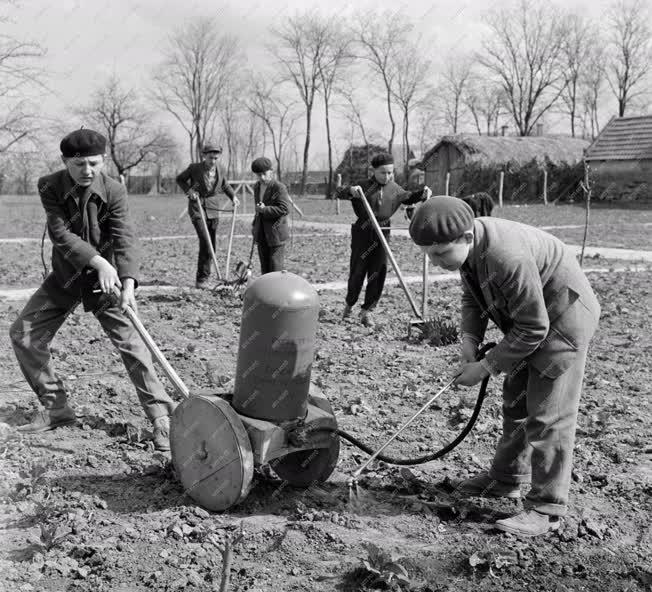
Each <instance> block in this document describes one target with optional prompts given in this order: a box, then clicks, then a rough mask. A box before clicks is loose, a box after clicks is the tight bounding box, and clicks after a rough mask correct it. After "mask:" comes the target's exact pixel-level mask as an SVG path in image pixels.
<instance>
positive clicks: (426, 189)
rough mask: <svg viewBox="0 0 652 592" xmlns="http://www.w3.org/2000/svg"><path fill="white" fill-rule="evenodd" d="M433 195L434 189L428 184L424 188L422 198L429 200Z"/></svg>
mask: <svg viewBox="0 0 652 592" xmlns="http://www.w3.org/2000/svg"><path fill="white" fill-rule="evenodd" d="M431 197H432V189H430V187H428V186H427V185H426V186H425V187H424V188H423V196H422V197H421V199H422V200H423V201H427V200H429V199H430V198H431Z"/></svg>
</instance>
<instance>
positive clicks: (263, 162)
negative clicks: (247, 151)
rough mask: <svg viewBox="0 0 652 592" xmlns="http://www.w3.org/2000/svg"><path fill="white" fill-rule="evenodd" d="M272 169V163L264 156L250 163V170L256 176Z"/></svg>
mask: <svg viewBox="0 0 652 592" xmlns="http://www.w3.org/2000/svg"><path fill="white" fill-rule="evenodd" d="M273 168H274V166H273V165H272V161H271V160H270V159H269V158H266V157H265V156H261V157H260V158H257V159H256V160H254V161H253V162H252V163H251V170H252V171H253V172H254V173H256V174H260V173H264V172H266V171H271V170H272V169H273Z"/></svg>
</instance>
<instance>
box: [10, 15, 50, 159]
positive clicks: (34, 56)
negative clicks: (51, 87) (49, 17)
mask: <svg viewBox="0 0 652 592" xmlns="http://www.w3.org/2000/svg"><path fill="white" fill-rule="evenodd" d="M1 4H4V5H8V6H10V7H15V4H14V3H13V2H2V3H0V5H1ZM3 8H4V7H3ZM10 22H11V20H10V17H9V15H8V14H7V13H5V12H0V25H3V29H4V30H3V32H2V33H1V34H0V154H1V153H3V152H5V151H7V150H8V149H9V148H11V147H12V146H13V145H14V144H16V143H18V142H20V141H21V140H23V139H24V138H27V137H28V136H29V135H30V134H32V133H33V132H34V131H36V129H37V127H38V126H37V119H38V118H37V117H36V115H35V113H36V108H35V106H34V105H33V104H31V102H30V101H29V99H28V95H29V93H31V92H32V91H33V90H34V89H36V88H39V89H42V88H44V84H43V70H42V69H41V68H40V67H39V66H38V59H39V58H41V57H43V56H44V55H45V50H44V49H43V48H42V47H41V46H40V45H38V44H37V43H32V42H29V41H22V40H20V39H16V38H14V37H13V36H12V35H11V34H10V32H9V31H10V29H9V27H8V25H9V23H10Z"/></svg>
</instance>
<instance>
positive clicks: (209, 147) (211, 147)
mask: <svg viewBox="0 0 652 592" xmlns="http://www.w3.org/2000/svg"><path fill="white" fill-rule="evenodd" d="M201 152H202V154H208V153H209V152H217V153H218V154H222V146H218V145H217V144H213V143H212V142H207V143H206V144H204V147H203V148H202V151H201Z"/></svg>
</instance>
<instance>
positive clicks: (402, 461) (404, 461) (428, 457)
mask: <svg viewBox="0 0 652 592" xmlns="http://www.w3.org/2000/svg"><path fill="white" fill-rule="evenodd" d="M495 345H496V344H495V343H487V344H486V345H484V346H483V347H482V348H481V349H480V350H479V351H478V356H477V360H478V361H479V360H481V359H482V358H484V356H485V354H486V353H487V352H488V351H489V350H490V349H491V348H492V347H494V346H495ZM489 378H490V376H487V377H486V378H485V379H484V380H483V381H482V384H481V385H480V391H479V392H478V398H477V399H476V402H475V407H474V408H473V413H472V414H471V417H470V418H469V421H468V422H467V423H466V425H465V426H464V428H463V429H462V431H461V432H460V433H459V434H458V436H457V437H456V438H455V439H454V440H453V441H452V442H450V443H448V444H446V446H444V447H443V448H440V449H439V450H437V451H435V452H431V453H430V454H425V455H423V456H417V457H416V458H394V457H392V456H386V455H384V454H379V455H378V456H377V457H376V458H377V459H378V460H382V461H383V462H386V463H389V464H391V465H399V466H405V465H421V464H424V463H427V462H430V461H432V460H436V459H438V458H441V457H442V456H444V455H445V454H448V453H449V452H450V451H451V450H453V449H454V448H456V447H457V446H459V445H460V444H461V443H462V441H463V440H464V439H465V438H466V437H467V436H468V435H469V432H470V431H471V430H472V429H473V426H474V425H475V422H476V421H477V419H478V416H479V415H480V411H481V410H482V405H483V403H484V400H485V397H486V396H487V385H488V384H489ZM315 431H330V432H334V433H336V434H337V435H338V436H339V437H340V438H342V439H344V440H346V441H347V442H350V443H351V444H353V445H354V446H356V447H358V448H359V449H360V450H362V451H364V452H366V453H367V454H373V453H374V452H375V451H376V450H377V448H372V447H371V446H368V445H367V444H365V443H364V442H361V441H360V440H358V439H357V438H356V437H355V436H352V435H351V434H349V433H347V432H345V431H344V430H340V429H337V430H332V429H329V428H321V429H319V430H315Z"/></svg>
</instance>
